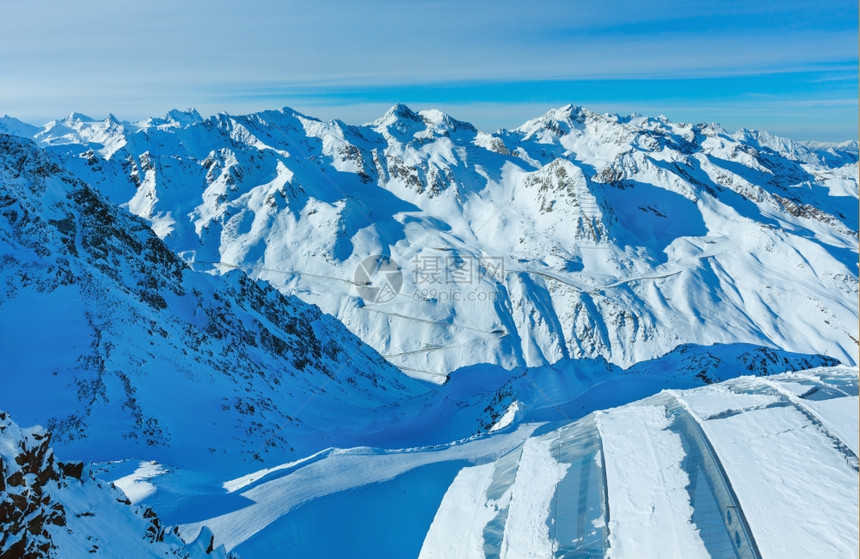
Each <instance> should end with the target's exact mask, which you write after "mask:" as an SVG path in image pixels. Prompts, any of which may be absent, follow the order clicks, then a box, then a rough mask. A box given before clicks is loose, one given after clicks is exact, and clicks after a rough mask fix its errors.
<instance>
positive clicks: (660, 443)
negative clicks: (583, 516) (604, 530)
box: [596, 405, 710, 559]
mask: <svg viewBox="0 0 860 559" xmlns="http://www.w3.org/2000/svg"><path fill="white" fill-rule="evenodd" d="M596 418H597V426H598V430H599V431H600V438H601V441H602V443H603V452H604V455H605V462H606V483H607V491H608V494H609V512H610V521H609V550H608V553H607V557H612V558H617V559H621V558H627V557H629V558H635V559H645V558H651V557H653V558H657V559H659V558H662V557H685V558H690V559H693V558H699V557H702V558H707V557H710V555H709V553H708V552H707V550H706V549H705V545H704V543H703V542H702V539H701V538H700V537H699V534H698V531H697V529H696V527H695V526H694V525H693V523H692V522H691V517H692V513H693V509H692V507H691V506H690V497H689V494H688V493H687V490H686V487H687V485H688V484H689V483H690V479H689V477H688V476H687V474H686V472H685V471H684V469H683V468H682V466H681V461H682V460H683V458H684V450H683V448H682V447H681V439H680V437H679V436H678V435H676V434H674V433H672V432H670V431H668V430H667V427H668V426H669V420H668V419H667V417H666V412H665V410H664V409H663V408H662V407H657V406H644V405H643V406H637V405H631V406H628V407H626V408H621V409H616V410H612V411H608V412H598V413H597V414H596Z"/></svg>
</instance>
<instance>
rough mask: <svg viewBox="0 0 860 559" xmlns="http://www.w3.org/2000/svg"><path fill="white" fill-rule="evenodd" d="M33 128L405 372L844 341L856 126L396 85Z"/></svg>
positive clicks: (846, 345) (192, 256) (193, 240)
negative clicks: (488, 128)
mask: <svg viewBox="0 0 860 559" xmlns="http://www.w3.org/2000/svg"><path fill="white" fill-rule="evenodd" d="M10 127H11V125H10ZM16 129H18V130H19V131H20V130H24V132H27V130H26V129H23V128H21V126H17V127H16ZM32 137H34V138H35V140H36V141H37V142H38V143H39V144H40V145H41V146H44V147H45V148H46V149H48V150H49V151H51V152H53V153H55V154H59V155H60V156H61V157H62V161H63V162H64V165H65V166H67V167H68V168H69V169H70V170H71V172H73V173H74V174H75V176H77V177H78V178H80V179H82V180H85V181H87V182H88V183H90V184H92V185H93V186H94V187H95V188H96V189H97V190H99V191H100V192H101V193H103V194H104V195H105V196H107V197H108V198H109V199H110V200H112V201H113V202H115V203H118V204H124V205H126V206H127V208H128V209H129V210H130V211H131V212H132V213H134V214H136V215H138V216H140V217H142V218H144V219H145V220H147V221H148V222H149V223H150V225H151V226H152V228H153V229H154V230H155V232H156V233H157V234H158V236H159V237H161V238H162V239H163V240H164V242H165V243H166V244H167V246H168V247H170V248H171V249H172V250H173V251H175V252H176V253H178V254H179V255H180V256H181V258H182V259H184V260H185V261H186V262H189V263H193V266H194V267H195V268H196V269H200V270H216V271H219V272H227V271H229V270H232V269H234V268H240V269H242V270H244V271H246V272H247V273H248V274H249V275H251V276H252V277H255V278H259V279H263V280H265V281H267V282H269V283H270V284H272V285H273V286H275V287H276V288H277V289H279V290H280V291H281V292H283V293H285V294H295V295H297V296H299V297H301V298H302V299H304V300H305V301H308V302H312V303H315V304H317V305H319V306H320V308H321V309H322V310H323V311H325V312H327V313H330V314H332V315H334V316H336V317H337V318H338V319H340V320H341V321H343V323H344V324H346V326H347V327H348V328H349V329H350V330H352V332H354V333H355V334H356V335H357V336H359V337H360V338H361V339H363V340H364V341H366V342H367V343H369V344H371V345H372V346H373V347H374V348H376V349H377V350H378V351H379V352H380V353H381V354H382V355H384V356H385V357H386V358H387V359H388V360H390V361H391V362H392V363H394V364H395V365H397V366H398V367H400V368H401V369H402V370H403V371H405V372H406V373H408V374H410V375H413V376H417V377H421V378H425V379H430V380H435V381H437V382H439V381H441V380H444V378H445V377H446V375H447V374H448V373H450V372H451V371H453V370H455V369H457V368H460V367H463V366H466V365H471V364H476V363H495V364H500V365H502V366H504V367H506V368H511V367H515V366H539V365H546V364H551V363H555V362H557V361H559V360H563V359H568V358H582V357H597V356H601V357H604V358H606V359H607V360H609V361H610V362H612V363H615V364H618V365H622V366H629V365H632V364H634V363H636V362H639V361H642V360H646V359H652V358H655V357H658V356H660V355H663V354H665V353H667V352H669V351H671V350H672V349H673V348H675V347H677V346H679V345H682V344H685V343H694V344H702V345H710V344H715V343H751V344H756V345H764V346H769V347H772V348H780V349H783V350H787V351H793V352H798V353H804V354H825V355H829V356H831V357H834V358H836V359H838V360H840V361H842V362H844V363H849V364H851V363H855V362H856V353H857V340H858V332H857V323H858V310H857V294H858V270H857V260H858V258H857V256H858V252H857V228H858V224H857V200H858V187H857V154H858V148H857V143H856V142H849V143H845V144H840V145H820V144H803V143H798V142H793V141H790V140H787V139H783V138H778V137H774V136H772V135H769V134H767V133H764V132H757V131H748V130H743V131H740V132H738V133H735V134H729V133H727V132H726V131H724V130H723V129H721V128H720V127H719V126H717V125H687V124H677V123H673V122H670V121H668V120H666V119H664V118H646V117H642V116H630V117H622V116H617V115H601V114H595V113H592V112H589V111H587V110H585V109H582V108H579V107H573V106H567V107H563V108H560V109H556V110H552V111H550V112H548V113H547V114H546V115H544V116H542V117H540V118H537V119H534V120H531V121H529V122H527V123H525V124H524V125H523V126H521V127H519V128H517V129H515V130H510V131H507V130H502V131H499V132H496V133H493V134H489V133H485V132H481V131H479V130H477V129H475V128H474V127H473V126H472V125H470V124H468V123H465V122H460V121H457V120H455V119H453V118H451V117H450V116H448V115H445V114H443V113H441V112H439V111H435V110H428V111H421V112H420V113H416V112H414V111H412V110H411V109H409V108H408V107H406V106H403V105H397V106H395V107H392V109H391V110H389V111H388V112H387V113H386V114H385V115H384V116H383V117H381V118H380V119H378V120H376V121H374V122H372V123H369V124H366V125H363V126H350V125H347V124H345V123H343V122H341V121H337V120H335V121H332V122H321V121H319V120H316V119H314V118H311V117H307V116H304V115H301V114H298V113H296V112H295V111H292V110H290V109H283V110H279V111H265V112H261V113H257V114H252V115H247V116H230V115H227V114H219V115H216V116H213V117H211V118H208V119H204V118H202V117H201V116H200V115H199V114H198V113H197V112H196V111H193V110H190V111H187V112H182V111H171V112H170V113H169V114H167V115H166V116H165V117H164V118H151V119H147V120H144V121H141V122H137V123H128V122H120V121H118V120H117V119H116V118H114V117H113V116H110V117H108V118H107V119H105V120H103V121H97V120H93V119H90V118H88V117H85V116H83V115H78V114H72V115H69V116H68V117H67V118H65V119H62V120H57V121H53V122H51V123H49V124H47V125H46V126H44V127H43V128H42V129H40V130H39V131H37V132H35V133H33V134H32ZM375 255H381V257H377V258H373V257H374V256H375ZM368 258H370V260H367V259H368ZM398 267H399V270H400V273H399V274H397V273H396V271H397V269H398Z"/></svg>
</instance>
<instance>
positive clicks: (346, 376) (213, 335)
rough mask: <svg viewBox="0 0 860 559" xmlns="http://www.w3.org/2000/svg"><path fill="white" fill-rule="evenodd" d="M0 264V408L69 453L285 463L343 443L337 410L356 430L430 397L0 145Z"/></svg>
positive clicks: (324, 324) (21, 147) (322, 324)
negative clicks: (409, 401)
mask: <svg viewBox="0 0 860 559" xmlns="http://www.w3.org/2000/svg"><path fill="white" fill-rule="evenodd" d="M0 258H2V261H3V267H2V269H0V286H2V295H0V333H2V339H3V344H4V348H8V351H4V374H3V378H2V379H0V386H2V390H0V392H2V394H3V399H4V403H5V405H7V406H9V407H13V408H14V409H13V410H11V411H12V412H13V413H15V414H16V416H20V417H22V418H23V419H22V420H26V421H32V422H33V423H36V422H40V423H41V422H46V423H47V425H48V427H49V428H50V429H51V430H52V431H53V432H54V435H55V439H56V441H57V442H59V443H61V444H62V445H64V449H69V451H70V452H72V453H75V454H78V455H85V456H88V457H90V458H100V459H104V460H112V459H116V458H120V457H127V456H134V455H136V454H138V453H139V452H140V449H142V448H146V449H154V452H156V453H160V455H165V456H170V455H171V452H172V451H171V449H172V448H175V447H181V448H185V449H188V448H196V449H197V450H199V455H198V456H197V457H196V458H193V460H197V461H200V462H207V461H211V460H215V461H216V462H217V461H226V462H231V463H241V462H244V461H256V462H258V461H260V460H262V459H263V457H265V456H267V455H277V456H282V457H285V456H288V455H291V454H292V453H293V452H298V451H301V450H302V449H305V450H307V448H308V447H307V445H308V444H311V445H312V446H313V449H314V450H315V449H316V447H318V446H319V439H320V438H321V437H323V436H326V437H327V436H332V435H330V433H336V435H334V436H344V437H349V435H348V431H349V429H348V428H346V429H340V428H338V429H335V428H334V427H333V422H334V423H335V424H338V425H339V420H337V419H332V417H337V416H338V415H339V412H338V410H349V411H350V413H351V414H352V415H353V416H354V421H355V423H354V426H355V428H356V429H360V427H361V426H362V425H363V424H364V423H366V422H370V421H372V420H373V419H374V416H375V413H376V412H375V409H376V408H377V407H378V406H380V405H384V404H385V403H388V402H392V401H395V400H398V399H399V398H401V397H403V396H407V395H410V394H418V393H421V392H423V391H424V390H426V389H425V388H424V387H423V386H420V385H419V384H418V383H416V382H415V381H412V380H411V379H409V378H407V377H404V376H403V375H402V374H401V373H400V372H399V371H398V370H397V369H395V368H394V367H392V366H391V365H390V364H388V363H386V362H385V361H384V360H383V359H382V358H381V357H380V356H379V355H378V354H376V353H375V352H374V351H373V350H372V349H370V348H369V347H367V346H365V345H364V344H362V343H361V342H360V341H359V340H358V339H357V338H356V337H355V336H354V335H352V334H350V333H349V332H348V331H347V330H346V329H345V328H344V327H343V326H342V325H341V324H340V323H338V322H337V321H336V320H335V319H333V318H332V317H330V316H326V315H324V314H322V313H321V312H320V311H319V309H317V308H316V307H313V306H311V305H308V304H306V303H304V302H302V301H301V300H299V299H297V298H295V297H291V296H287V295H283V294H281V293H279V292H278V291H276V290H274V289H273V288H271V287H269V286H268V285H266V284H265V283H261V282H256V281H254V280H252V279H250V278H248V277H247V276H245V275H244V274H242V273H240V272H235V271H234V272H232V273H227V274H225V275H224V276H215V275H211V274H204V273H200V272H195V271H193V270H191V269H190V268H189V267H188V266H187V265H186V263H185V262H183V261H182V260H180V259H179V258H178V257H177V256H176V255H175V254H174V253H173V252H172V251H171V250H169V249H168V248H167V246H166V245H165V244H164V243H163V242H162V241H161V240H160V239H159V238H158V237H157V236H156V235H155V234H154V233H153V232H152V230H151V229H150V228H149V227H148V226H147V224H146V223H144V222H143V221H142V220H139V219H137V218H135V217H133V216H131V215H129V214H128V213H126V212H125V211H123V210H121V209H120V208H117V207H115V206H114V205H112V204H111V203H110V202H108V201H107V200H105V199H104V198H103V197H102V196H101V195H100V194H99V193H98V192H96V191H95V190H93V189H91V188H90V187H89V186H88V185H87V184H85V183H83V182H82V181H81V180H80V179H77V178H75V177H73V176H71V175H70V174H69V173H67V172H66V171H64V170H63V169H62V168H61V166H60V165H58V164H57V163H56V162H54V161H53V159H52V158H51V157H50V156H48V155H46V154H45V153H44V152H42V151H41V150H39V149H38V148H36V146H35V145H34V144H33V143H32V142H28V141H23V140H21V139H20V138H13V137H11V136H4V135H0ZM311 400H313V401H314V403H315V405H314V406H310V407H308V406H307V405H306V403H307V402H309V401H311ZM194 418H201V419H199V420H198V419H194ZM202 418H206V419H205V420H203V419H202ZM321 433H324V434H325V435H321ZM216 441H217V442H216ZM308 441H312V442H311V443H309V442H308ZM186 445H187V446H186ZM191 454H193V453H190V454H189V455H191Z"/></svg>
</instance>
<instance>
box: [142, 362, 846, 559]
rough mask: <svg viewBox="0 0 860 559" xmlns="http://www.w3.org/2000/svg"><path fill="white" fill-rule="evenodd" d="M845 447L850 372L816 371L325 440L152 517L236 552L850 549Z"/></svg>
mask: <svg viewBox="0 0 860 559" xmlns="http://www.w3.org/2000/svg"><path fill="white" fill-rule="evenodd" d="M507 419H510V418H507ZM857 453H858V374H857V369H856V368H846V367H831V368H820V369H814V370H809V371H803V372H796V373H785V374H780V375H774V376H769V377H752V376H745V377H738V378H736V379H733V380H729V381H726V382H722V383H718V384H712V385H708V386H704V387H700V388H694V389H688V390H663V391H662V392H660V393H658V394H656V395H654V396H651V397H648V398H645V399H643V400H639V401H636V402H633V403H630V404H627V405H624V406H621V407H617V408H612V409H607V410H601V411H596V412H593V413H591V414H589V415H587V416H585V417H583V418H581V419H578V420H576V421H572V422H543V423H537V422H526V423H519V422H517V421H516V420H510V423H509V424H508V425H507V426H505V427H501V428H499V429H498V430H496V431H495V432H493V433H490V434H487V435H484V436H479V437H475V438H472V439H469V440H464V441H459V442H456V443H452V444H446V445H438V446H434V447H425V448H413V449H401V450H382V449H376V448H368V447H365V448H353V449H329V450H326V451H323V452H320V453H317V454H316V455H314V456H311V457H308V458H307V459H305V460H299V461H296V462H294V463H291V464H285V465H283V466H282V467H276V468H269V469H267V470H263V471H260V472H256V473H251V474H248V475H247V476H244V477H242V478H238V479H234V480H225V481H224V483H223V486H222V489H223V496H222V498H221V499H215V498H212V496H210V498H209V500H208V502H207V503H206V505H205V506H203V507H201V506H196V507H194V506H190V507H186V508H185V509H184V510H175V511H173V512H172V513H171V512H170V511H168V512H167V513H166V516H167V518H168V520H171V518H170V517H171V516H173V517H174V518H173V519H172V520H177V519H179V520H181V521H180V522H178V524H179V530H180V533H181V535H182V537H183V538H184V539H186V540H187V541H192V540H194V539H195V538H197V537H198V535H199V533H200V530H201V528H203V527H204V526H206V527H208V528H209V529H211V530H212V532H213V534H214V536H215V542H216V544H217V545H224V546H225V548H226V549H227V550H228V551H231V550H235V552H236V553H238V554H239V555H240V556H241V557H243V558H244V559H248V558H253V557H265V556H271V553H272V550H278V553H283V555H284V556H296V557H309V556H318V557H323V556H357V557H363V556H371V555H372V556H373V557H414V556H419V557H421V558H434V557H442V558H450V557H462V558H479V557H481V558H482V557H501V558H523V557H542V558H543V557H612V558H624V557H630V558H636V559H641V558H648V557H655V558H663V557H684V558H699V557H717V558H723V557H738V558H747V557H751V558H757V557H763V558H786V557H856V556H857V550H858V538H857V529H856V520H857V517H858V459H857ZM147 467H148V468H150V470H152V466H151V465H150V466H147ZM156 474H157V472H156ZM192 501H193V500H192ZM158 508H159V509H160V510H162V511H165V510H167V509H169V506H165V503H159V507H158ZM195 514H196V515H197V516H198V518H195V519H192V518H190V517H191V516H193V515H195ZM183 516H185V517H186V518H185V519H184V520H183V519H182V517H183Z"/></svg>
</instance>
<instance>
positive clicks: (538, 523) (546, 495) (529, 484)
mask: <svg viewBox="0 0 860 559" xmlns="http://www.w3.org/2000/svg"><path fill="white" fill-rule="evenodd" d="M552 442H553V441H552V439H547V438H531V439H529V440H527V441H526V442H525V444H524V445H523V451H522V454H521V455H520V463H519V469H518V470H517V477H516V480H514V484H513V485H512V486H511V488H510V491H511V495H510V504H509V505H508V517H507V522H506V523H505V532H504V539H503V540H502V558H503V559H515V558H517V557H523V558H526V557H528V558H540V557H548V556H551V555H552V552H553V551H554V550H553V543H552V540H551V538H550V533H549V532H550V527H549V526H548V525H547V518H549V516H550V513H551V511H550V502H551V500H552V496H553V492H554V489H555V486H556V484H557V483H558V482H559V481H561V479H562V478H563V477H564V474H565V472H566V471H567V465H566V464H560V463H558V462H556V460H555V459H554V458H553V456H552Z"/></svg>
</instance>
